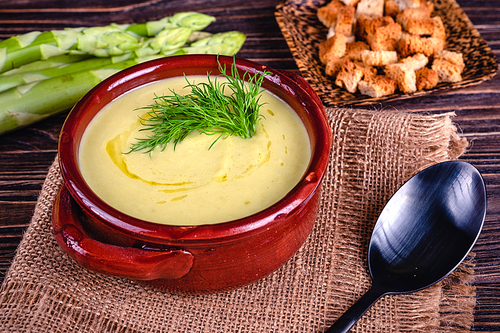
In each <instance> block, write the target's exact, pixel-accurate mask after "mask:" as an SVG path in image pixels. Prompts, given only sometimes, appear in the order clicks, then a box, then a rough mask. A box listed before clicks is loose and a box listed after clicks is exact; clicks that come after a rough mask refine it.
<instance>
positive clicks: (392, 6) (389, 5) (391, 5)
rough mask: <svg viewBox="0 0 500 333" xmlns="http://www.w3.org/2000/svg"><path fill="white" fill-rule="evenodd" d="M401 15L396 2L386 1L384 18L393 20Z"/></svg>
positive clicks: (393, 0)
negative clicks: (388, 17) (387, 17)
mask: <svg viewBox="0 0 500 333" xmlns="http://www.w3.org/2000/svg"><path fill="white" fill-rule="evenodd" d="M398 13H399V5H398V3H397V2H396V1H395V0H386V1H385V4H384V16H390V17H392V18H393V19H395V18H396V16H397V15H398Z"/></svg>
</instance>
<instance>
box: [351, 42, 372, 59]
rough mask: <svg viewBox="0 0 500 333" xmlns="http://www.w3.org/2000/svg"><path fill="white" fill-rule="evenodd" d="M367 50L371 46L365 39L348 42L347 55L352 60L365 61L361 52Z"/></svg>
mask: <svg viewBox="0 0 500 333" xmlns="http://www.w3.org/2000/svg"><path fill="white" fill-rule="evenodd" d="M366 50H370V46H369V45H368V44H366V43H365V42H363V41H356V42H352V43H347V45H346V51H345V57H346V58H349V59H351V60H356V61H363V58H362V57H361V53H362V52H363V51H366Z"/></svg>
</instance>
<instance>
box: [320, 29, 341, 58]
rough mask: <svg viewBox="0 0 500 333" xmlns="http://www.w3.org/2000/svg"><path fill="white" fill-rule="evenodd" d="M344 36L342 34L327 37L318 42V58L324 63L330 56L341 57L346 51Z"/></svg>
mask: <svg viewBox="0 0 500 333" xmlns="http://www.w3.org/2000/svg"><path fill="white" fill-rule="evenodd" d="M346 44H347V41H346V37H345V36H344V35H342V34H336V35H335V36H333V37H331V38H328V39H327V40H326V41H324V42H321V43H320V44H319V60H320V61H321V62H322V63H324V64H326V62H327V61H328V58H329V57H331V56H335V57H339V58H341V57H343V56H344V54H345V51H346Z"/></svg>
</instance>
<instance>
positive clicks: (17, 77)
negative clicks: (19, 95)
mask: <svg viewBox="0 0 500 333" xmlns="http://www.w3.org/2000/svg"><path fill="white" fill-rule="evenodd" d="M128 56H130V54H129V55H128ZM124 60H125V59H123V57H107V58H91V59H87V60H83V61H78V62H74V63H70V64H66V65H60V66H58V67H52V68H45V69H41V70H34V71H31V72H17V73H13V74H11V75H0V92H2V91H5V90H7V89H10V88H13V87H17V86H20V85H24V84H28V83H32V82H36V81H42V80H46V79H49V78H52V77H56V76H61V75H67V74H71V73H75V72H80V71H84V70H90V69H96V68H99V67H103V66H106V65H110V64H113V63H116V62H120V61H124ZM7 73H8V72H7Z"/></svg>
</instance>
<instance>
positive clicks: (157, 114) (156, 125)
mask: <svg viewBox="0 0 500 333" xmlns="http://www.w3.org/2000/svg"><path fill="white" fill-rule="evenodd" d="M219 70H220V72H221V73H222V75H223V76H224V77H225V78H226V80H227V81H223V82H219V81H218V80H217V78H214V79H212V77H211V76H210V74H207V76H208V81H207V82H206V83H199V84H194V83H191V82H189V80H188V79H187V77H185V79H186V82H187V86H186V87H189V88H191V92H190V93H188V94H186V95H179V94H177V93H176V92H175V91H173V90H172V89H170V93H171V95H163V96H157V95H156V94H155V99H154V103H153V104H152V105H149V106H146V107H144V108H140V110H149V111H148V112H147V114H146V116H143V117H142V118H141V123H142V124H143V126H144V127H143V128H141V129H140V131H151V132H152V133H151V135H149V136H147V137H146V138H140V139H136V140H137V142H135V143H133V144H132V146H131V148H130V151H129V152H128V153H130V152H133V151H139V150H144V152H145V153H151V152H152V151H153V150H154V149H155V148H157V147H159V148H161V150H164V149H165V148H166V146H167V144H168V143H169V142H173V143H174V149H175V147H176V146H177V144H178V143H179V142H181V141H182V140H184V138H186V136H188V135H189V134H190V133H192V132H193V131H195V130H197V131H199V132H200V133H203V134H207V135H218V137H217V138H216V139H215V140H214V142H212V144H211V145H210V147H209V149H210V148H212V146H213V145H214V144H215V143H216V142H217V141H218V140H219V139H220V138H221V137H228V136H230V135H237V136H240V137H242V138H245V139H247V138H251V137H252V136H253V135H254V133H255V130H256V128H257V122H258V120H259V118H260V117H263V116H262V115H260V114H259V109H260V107H261V106H262V105H263V104H264V103H261V104H259V100H260V96H261V94H262V92H263V90H262V89H261V85H262V82H263V81H264V77H265V75H267V74H268V72H264V73H258V72H257V71H255V73H254V74H253V75H251V74H250V73H249V71H246V72H245V73H244V74H243V77H241V78H240V75H239V73H238V71H237V68H236V63H235V62H234V61H233V65H232V66H231V75H228V74H226V67H225V66H224V67H222V65H221V64H220V63H219ZM245 79H247V81H248V83H245Z"/></svg>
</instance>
